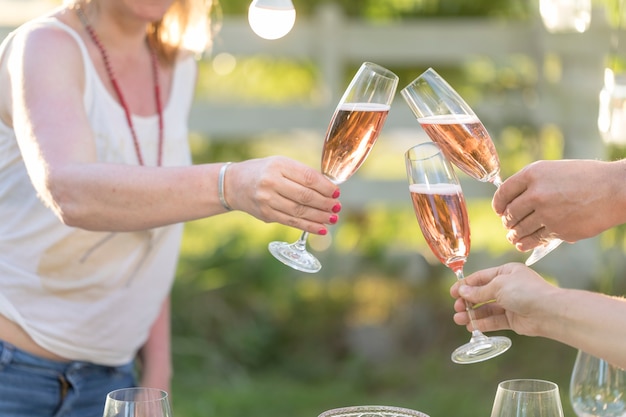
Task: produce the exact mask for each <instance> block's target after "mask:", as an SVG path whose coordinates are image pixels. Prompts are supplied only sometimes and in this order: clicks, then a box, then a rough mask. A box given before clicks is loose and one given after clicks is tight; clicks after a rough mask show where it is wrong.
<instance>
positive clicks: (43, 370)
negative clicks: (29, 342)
mask: <svg viewBox="0 0 626 417" xmlns="http://www.w3.org/2000/svg"><path fill="white" fill-rule="evenodd" d="M135 385H136V382H135V374H134V366H133V363H129V364H127V365H123V366H117V367H109V366H101V365H94V364H92V363H88V362H58V361H52V360H48V359H44V358H41V357H38V356H34V355H32V354H30V353H27V352H24V351H23V350H20V349H17V348H16V347H15V346H13V345H11V344H9V343H6V342H3V341H2V340H0V416H2V417H102V413H103V411H104V402H105V400H106V395H107V394H108V393H109V392H111V391H113V390H116V389H119V388H127V387H132V386H135Z"/></svg>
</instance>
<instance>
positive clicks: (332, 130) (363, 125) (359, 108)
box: [322, 103, 389, 184]
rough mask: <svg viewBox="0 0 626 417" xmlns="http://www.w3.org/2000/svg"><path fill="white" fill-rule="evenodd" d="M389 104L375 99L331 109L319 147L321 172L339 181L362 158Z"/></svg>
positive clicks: (361, 162) (333, 180) (370, 146)
mask: <svg viewBox="0 0 626 417" xmlns="http://www.w3.org/2000/svg"><path fill="white" fill-rule="evenodd" d="M387 114H389V106H388V105H386V104H377V103H347V104H344V105H342V106H340V107H339V108H337V110H336V111H335V114H334V115H333V118H332V120H331V122H330V125H329V127H328V132H326V139H325V141H324V148H323V150H322V173H323V174H324V175H326V177H328V178H329V179H330V180H331V181H332V182H334V183H335V184H341V183H342V182H344V181H346V180H347V179H348V178H350V176H352V174H354V173H355V172H356V171H357V170H358V169H359V167H360V166H361V165H362V164H363V162H365V160H366V159H367V156H368V155H369V153H370V151H371V150H372V147H373V146H374V143H376V139H377V138H378V134H379V133H380V131H381V129H382V128H383V125H384V124H385V119H387Z"/></svg>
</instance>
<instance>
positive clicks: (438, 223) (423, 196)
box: [405, 142, 511, 363]
mask: <svg viewBox="0 0 626 417" xmlns="http://www.w3.org/2000/svg"><path fill="white" fill-rule="evenodd" d="M405 160H406V169H407V176H408V180H409V191H410V193H411V199H412V201H413V208H414V209H415V215H416V217H417V221H418V223H419V225H420V228H421V230H422V234H423V235H424V238H425V239H426V243H428V246H429V247H430V249H431V250H432V252H433V253H434V254H435V256H436V257H437V258H438V259H439V260H440V261H441V263H443V264H444V265H446V266H447V267H448V268H450V269H451V270H452V271H453V272H454V273H455V274H456V277H457V279H459V280H462V279H463V278H464V277H463V266H464V265H465V261H466V260H467V256H468V255H469V250H470V226H469V218H468V215H467V208H466V205H465V197H464V196H463V191H462V189H461V185H460V184H459V180H458V178H457V176H456V174H455V173H454V169H453V168H452V165H451V164H450V163H449V162H448V160H447V159H446V158H445V156H444V155H443V153H442V152H441V149H440V147H439V146H438V145H437V144H435V143H434V142H426V143H421V144H419V145H416V146H414V147H412V148H411V149H409V150H408V151H407V152H406V156H405ZM467 313H468V314H469V317H470V321H471V326H472V329H473V330H472V337H471V339H470V341H469V343H466V344H465V345H463V346H461V347H459V348H457V349H456V350H455V351H454V352H453V353H452V361H453V362H456V363H475V362H481V361H484V360H487V359H489V358H492V357H494V356H497V355H499V354H501V353H503V352H504V351H506V350H507V349H508V348H509V347H510V346H511V341H510V340H509V339H508V338H506V337H503V336H494V337H487V336H485V335H484V334H482V333H481V332H480V330H478V329H477V328H476V326H475V325H474V310H473V309H472V307H471V306H470V305H469V304H467Z"/></svg>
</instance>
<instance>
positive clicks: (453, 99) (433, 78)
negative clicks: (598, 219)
mask: <svg viewBox="0 0 626 417" xmlns="http://www.w3.org/2000/svg"><path fill="white" fill-rule="evenodd" d="M401 94H402V97H404V100H405V101H406V102H407V104H408V105H409V107H410V108H411V110H412V111H413V114H414V115H415V116H416V117H417V121H418V122H419V124H420V125H421V126H422V128H423V129H424V131H425V132H426V134H427V135H428V136H429V137H430V138H431V139H432V140H433V141H434V142H436V143H438V144H439V145H440V146H441V149H442V150H443V152H444V153H445V154H446V156H447V157H448V159H449V160H450V161H452V163H454V164H455V165H456V166H457V167H458V168H459V169H460V170H461V171H463V172H464V173H466V174H467V175H469V176H470V177H472V178H474V179H477V180H479V181H482V182H490V183H492V184H493V185H495V186H496V187H499V186H500V185H501V184H502V179H501V178H500V159H499V157H498V153H497V151H496V147H495V145H494V144H493V141H492V140H491V137H490V136H489V132H487V129H485V126H484V125H483V124H482V122H481V121H480V119H479V118H478V116H476V114H475V113H474V111H473V110H472V109H471V107H470V106H469V105H468V104H467V103H466V102H465V100H463V98H462V97H461V96H460V95H459V94H458V93H457V92H456V91H455V90H454V89H453V88H452V87H451V86H450V84H448V82H447V81H446V80H444V79H443V78H442V77H441V76H440V75H439V74H437V73H436V72H435V70H433V69H432V68H429V69H427V70H426V71H425V72H423V73H422V74H421V75H420V76H419V77H417V78H416V79H415V80H413V82H411V84H409V85H407V86H406V87H405V88H404V89H403V90H402V91H401ZM561 243H563V241H562V240H561V239H556V238H551V239H549V240H548V241H546V243H545V244H544V245H543V246H538V247H536V248H535V249H534V250H533V252H532V254H531V255H530V257H529V258H528V259H527V260H526V265H529V266H530V265H532V264H534V263H535V262H537V261H538V260H540V259H541V258H543V257H544V256H546V255H547V254H548V253H550V252H552V250H554V249H555V248H556V247H557V246H559V245H560V244H561Z"/></svg>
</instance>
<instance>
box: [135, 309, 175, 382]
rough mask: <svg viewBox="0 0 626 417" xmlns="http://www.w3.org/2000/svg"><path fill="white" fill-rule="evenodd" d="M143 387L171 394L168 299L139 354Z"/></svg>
mask: <svg viewBox="0 0 626 417" xmlns="http://www.w3.org/2000/svg"><path fill="white" fill-rule="evenodd" d="M139 361H140V363H141V381H140V385H141V386H142V387H150V388H160V389H162V390H165V391H167V392H170V379H171V377H172V356H171V333H170V300H169V298H167V299H166V300H165V301H164V302H163V305H162V307H161V312H160V313H159V316H158V317H157V319H156V321H155V322H154V324H153V325H152V328H151V329H150V335H149V336H148V340H147V341H146V343H145V344H144V345H143V347H142V349H141V351H140V352H139Z"/></svg>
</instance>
